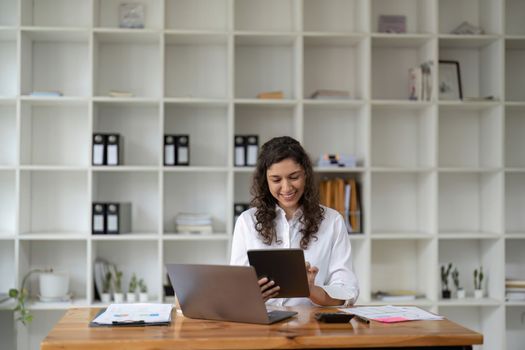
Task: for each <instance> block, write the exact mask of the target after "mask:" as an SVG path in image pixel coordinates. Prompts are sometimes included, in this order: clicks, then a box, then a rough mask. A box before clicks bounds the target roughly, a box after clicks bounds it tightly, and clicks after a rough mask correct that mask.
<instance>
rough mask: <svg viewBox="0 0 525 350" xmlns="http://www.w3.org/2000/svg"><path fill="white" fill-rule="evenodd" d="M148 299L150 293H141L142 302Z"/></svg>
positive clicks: (140, 299)
mask: <svg viewBox="0 0 525 350" xmlns="http://www.w3.org/2000/svg"><path fill="white" fill-rule="evenodd" d="M148 299H149V298H148V293H139V301H140V302H141V303H147V302H148Z"/></svg>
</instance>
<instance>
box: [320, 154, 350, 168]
mask: <svg viewBox="0 0 525 350" xmlns="http://www.w3.org/2000/svg"><path fill="white" fill-rule="evenodd" d="M317 166H318V167H322V168H355V167H356V166H357V159H356V157H355V155H353V154H339V153H323V154H321V155H320V156H319V160H318V161H317Z"/></svg>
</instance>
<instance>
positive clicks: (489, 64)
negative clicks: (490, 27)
mask: <svg viewBox="0 0 525 350" xmlns="http://www.w3.org/2000/svg"><path fill="white" fill-rule="evenodd" d="M468 43H469V41H468V39H465V40H453V39H440V40H439V59H440V60H448V61H458V62H459V69H460V75H461V86H462V90H463V98H465V97H485V96H493V97H494V98H495V99H501V98H502V96H503V94H502V90H503V76H504V72H503V69H502V66H503V65H502V62H501V59H502V57H501V52H502V45H503V41H501V40H496V39H491V40H486V41H485V40H484V41H482V42H481V43H480V44H479V45H478V44H476V45H475V47H472V46H473V45H471V47H468V45H466V44H468ZM438 71H439V70H438ZM438 73H439V72H438Z"/></svg>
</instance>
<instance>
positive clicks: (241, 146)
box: [233, 135, 246, 166]
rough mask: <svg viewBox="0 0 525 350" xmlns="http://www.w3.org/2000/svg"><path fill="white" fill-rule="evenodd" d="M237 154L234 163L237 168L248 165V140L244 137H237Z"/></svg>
mask: <svg viewBox="0 0 525 350" xmlns="http://www.w3.org/2000/svg"><path fill="white" fill-rule="evenodd" d="M234 144H235V153H234V160H233V163H234V165H235V166H245V165H246V138H245V137H244V136H243V135H235V138H234Z"/></svg>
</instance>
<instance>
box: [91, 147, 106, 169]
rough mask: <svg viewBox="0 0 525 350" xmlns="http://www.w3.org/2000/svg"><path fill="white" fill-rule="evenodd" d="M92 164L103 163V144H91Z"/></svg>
mask: <svg viewBox="0 0 525 350" xmlns="http://www.w3.org/2000/svg"><path fill="white" fill-rule="evenodd" d="M93 165H104V145H98V144H96V145H93Z"/></svg>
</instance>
